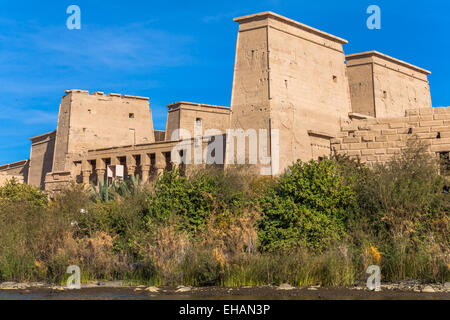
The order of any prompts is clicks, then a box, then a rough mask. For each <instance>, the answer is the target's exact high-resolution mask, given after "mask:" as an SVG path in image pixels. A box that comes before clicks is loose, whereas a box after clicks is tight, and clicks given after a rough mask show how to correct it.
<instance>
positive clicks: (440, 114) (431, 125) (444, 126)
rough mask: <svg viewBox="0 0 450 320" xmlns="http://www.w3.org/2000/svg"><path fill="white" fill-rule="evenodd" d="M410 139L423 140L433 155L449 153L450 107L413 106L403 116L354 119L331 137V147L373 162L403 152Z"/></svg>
mask: <svg viewBox="0 0 450 320" xmlns="http://www.w3.org/2000/svg"><path fill="white" fill-rule="evenodd" d="M409 139H418V140H420V141H422V142H423V144H425V145H426V146H427V150H428V152H429V153H430V154H431V155H433V156H439V154H440V153H448V152H449V150H450V108H446V107H441V108H420V109H411V110H407V111H406V112H405V115H404V116H402V117H395V118H368V119H361V120H353V121H352V122H350V123H348V124H347V125H344V126H343V127H342V128H341V132H340V133H339V135H338V137H337V138H334V139H331V147H332V150H333V151H335V152H336V153H337V154H341V155H348V156H350V157H353V158H356V157H358V158H360V159H361V162H364V163H368V164H373V163H378V162H386V161H388V160H389V159H390V158H391V157H392V156H393V155H395V154H398V153H400V152H401V150H402V149H404V148H405V147H406V143H407V141H408V140H409Z"/></svg>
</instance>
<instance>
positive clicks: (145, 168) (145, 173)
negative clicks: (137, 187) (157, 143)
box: [141, 153, 151, 183]
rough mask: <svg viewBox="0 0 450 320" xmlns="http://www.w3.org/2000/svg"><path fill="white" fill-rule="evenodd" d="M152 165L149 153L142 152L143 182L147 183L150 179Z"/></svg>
mask: <svg viewBox="0 0 450 320" xmlns="http://www.w3.org/2000/svg"><path fill="white" fill-rule="evenodd" d="M150 165H151V164H150V157H149V156H148V154H146V153H143V154H141V172H142V182H143V183H146V182H147V181H148V177H149V171H150Z"/></svg>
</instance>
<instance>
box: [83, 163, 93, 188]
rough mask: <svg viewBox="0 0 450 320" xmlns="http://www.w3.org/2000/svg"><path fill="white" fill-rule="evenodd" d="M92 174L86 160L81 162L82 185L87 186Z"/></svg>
mask: <svg viewBox="0 0 450 320" xmlns="http://www.w3.org/2000/svg"><path fill="white" fill-rule="evenodd" d="M91 173H92V165H91V164H90V163H89V161H87V160H83V161H82V162H81V175H82V177H83V183H84V184H86V185H89V178H90V176H91Z"/></svg>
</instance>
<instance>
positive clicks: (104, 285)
mask: <svg viewBox="0 0 450 320" xmlns="http://www.w3.org/2000/svg"><path fill="white" fill-rule="evenodd" d="M8 298H13V299H27V298H32V299H285V298H287V299H446V300H450V283H449V282H447V283H445V284H421V283H419V282H418V281H415V280H405V281H400V282H397V283H384V284H382V285H381V291H378V292H374V291H370V290H368V289H367V288H366V287H364V286H362V285H361V286H351V287H320V286H308V287H293V286H290V285H289V284H282V285H280V286H261V287H235V288H225V287H199V288H193V287H186V286H178V287H154V286H144V285H140V286H130V285H128V284H127V283H126V282H124V281H111V282H101V281H100V282H92V283H88V284H82V286H81V289H80V290H70V289H68V288H66V287H64V286H54V285H49V284H46V283H41V282H32V283H17V282H3V283H1V284H0V299H8Z"/></svg>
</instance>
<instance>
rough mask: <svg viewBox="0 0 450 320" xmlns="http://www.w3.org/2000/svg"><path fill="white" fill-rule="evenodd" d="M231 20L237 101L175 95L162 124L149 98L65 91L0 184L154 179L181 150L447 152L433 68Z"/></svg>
mask: <svg viewBox="0 0 450 320" xmlns="http://www.w3.org/2000/svg"><path fill="white" fill-rule="evenodd" d="M234 21H236V22H237V23H238V24H239V30H238V34H237V45H236V56H235V68H234V78H233V85H232V95H231V104H230V106H229V107H228V106H215V105H206V104H201V103H191V102H178V103H174V104H171V105H168V113H167V122H166V130H165V131H157V130H154V129H153V121H152V112H151V109H150V106H149V98H146V97H137V96H131V95H124V94H114V93H109V94H104V93H103V92H94V93H89V92H87V91H83V90H67V91H66V92H65V95H64V96H63V98H62V101H61V105H60V107H59V116H58V123H57V126H56V131H53V132H49V133H45V134H42V135H40V136H37V137H33V138H31V152H30V159H29V160H24V161H20V162H16V163H13V164H8V165H3V166H0V183H2V181H4V180H6V179H7V178H8V177H13V176H14V177H17V178H18V179H20V180H21V181H24V182H27V183H29V184H32V185H35V186H41V187H42V188H45V189H46V190H50V191H59V190H61V189H62V188H64V187H65V186H66V185H68V184H69V183H70V182H73V181H74V182H78V183H94V184H99V183H101V182H104V181H105V179H107V177H108V172H109V171H111V170H113V169H114V168H115V166H121V167H122V168H124V171H125V172H124V176H131V175H139V177H141V178H142V179H143V180H145V181H147V180H150V179H153V178H154V177H155V176H156V175H157V174H158V173H160V172H162V171H163V170H167V169H170V168H172V166H173V160H174V154H176V155H177V157H179V158H180V159H183V160H184V161H182V167H183V172H187V171H189V168H190V167H193V166H197V165H209V164H213V165H219V166H221V167H223V168H226V167H227V165H228V164H235V163H238V164H242V163H250V164H251V165H252V166H253V167H254V168H256V169H261V170H265V171H264V172H265V173H264V174H272V175H277V174H279V173H281V172H283V170H284V169H286V168H287V167H288V166H289V165H290V164H292V163H293V162H294V161H296V160H298V159H300V160H303V161H308V160H310V159H321V158H324V157H327V156H330V154H331V153H332V152H336V153H338V154H347V155H349V156H352V157H359V158H360V159H361V161H363V162H367V163H377V162H383V161H387V160H388V159H390V157H392V156H393V155H395V154H397V153H399V152H400V151H401V150H402V148H404V147H405V146H406V142H407V141H408V139H410V138H412V137H414V138H416V139H420V140H423V142H424V143H425V144H426V145H427V147H428V152H429V153H430V154H431V155H433V156H436V157H440V158H444V159H448V157H449V151H450V108H444V107H441V108H433V107H432V104H431V95H430V86H429V83H428V78H427V77H428V75H429V74H430V72H429V71H427V70H425V69H422V68H419V67H416V66H414V65H411V64H409V63H407V62H404V61H401V60H398V59H395V58H393V57H390V56H387V55H385V54H382V53H379V52H377V51H369V52H363V53H356V54H350V55H346V54H345V52H344V48H343V46H344V45H345V44H346V43H347V41H346V40H344V39H342V38H339V37H337V36H334V35H331V34H329V33H326V32H323V31H320V30H317V29H314V28H312V27H309V26H307V25H304V24H302V23H300V22H297V21H294V20H291V19H288V18H285V17H282V16H280V15H277V14H275V13H272V12H263V13H258V14H252V15H248V16H244V17H239V18H236V19H234ZM230 41H232V39H230ZM241 138H242V139H241ZM239 139H241V140H240V141H239ZM222 140H223V143H219V144H218V143H217V142H220V141H222ZM235 140H236V141H237V143H235ZM211 145H215V148H214V150H211V148H210V146H211ZM239 148H243V149H242V150H243V155H238V154H237V153H238V149H239ZM199 150H200V151H199ZM208 159H213V161H209V160H208ZM252 159H253V160H254V161H253V162H252V161H250V160H252ZM186 160H189V161H186ZM228 160H229V161H228ZM261 172H263V171H261Z"/></svg>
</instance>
